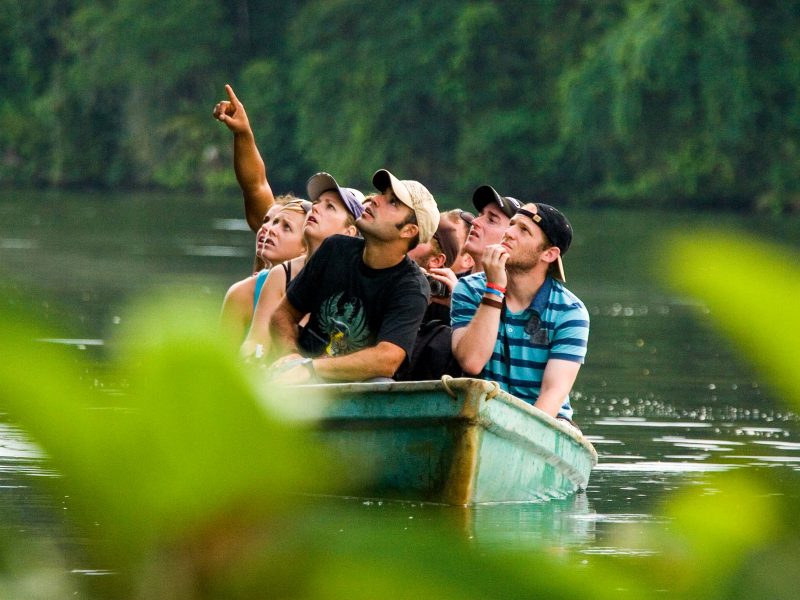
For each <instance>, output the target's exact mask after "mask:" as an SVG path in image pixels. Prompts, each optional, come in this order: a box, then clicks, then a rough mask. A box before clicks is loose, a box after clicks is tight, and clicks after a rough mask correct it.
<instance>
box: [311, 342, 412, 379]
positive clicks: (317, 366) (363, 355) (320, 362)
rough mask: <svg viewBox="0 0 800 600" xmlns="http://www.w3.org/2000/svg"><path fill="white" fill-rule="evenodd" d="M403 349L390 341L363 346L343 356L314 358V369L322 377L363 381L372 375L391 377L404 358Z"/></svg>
mask: <svg viewBox="0 0 800 600" xmlns="http://www.w3.org/2000/svg"><path fill="white" fill-rule="evenodd" d="M405 356H406V353H405V351H404V350H403V349H402V348H400V347H399V346H396V345H395V344H392V343H391V342H380V343H379V344H378V345H377V346H373V347H371V348H364V349H363V350H359V351H358V352H353V353H352V354H347V355H345V356H336V357H332V358H325V357H321V358H317V359H314V370H315V371H316V373H317V375H319V376H320V377H322V378H323V379H330V380H337V381H364V380H365V379H371V378H373V377H392V376H393V375H394V373H395V371H397V369H398V368H400V365H401V364H402V363H403V359H405Z"/></svg>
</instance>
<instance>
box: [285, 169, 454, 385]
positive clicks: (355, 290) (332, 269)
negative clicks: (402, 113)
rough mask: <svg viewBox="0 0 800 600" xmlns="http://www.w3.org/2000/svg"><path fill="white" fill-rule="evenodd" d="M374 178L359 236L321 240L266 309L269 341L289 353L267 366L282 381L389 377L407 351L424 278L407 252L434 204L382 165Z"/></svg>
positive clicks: (429, 230)
mask: <svg viewBox="0 0 800 600" xmlns="http://www.w3.org/2000/svg"><path fill="white" fill-rule="evenodd" d="M372 182H373V185H374V186H375V188H376V189H377V190H378V191H379V192H380V193H379V194H377V195H375V196H373V197H372V198H370V199H369V200H367V202H366V204H365V208H364V212H363V214H362V215H361V217H360V218H359V219H358V220H357V221H356V227H358V230H359V231H360V232H361V235H362V236H363V239H359V238H348V237H343V236H333V237H331V238H329V239H327V240H325V242H324V243H323V244H322V245H321V246H320V248H319V250H318V251H317V252H316V254H314V256H313V257H312V258H311V260H309V261H308V263H307V264H306V267H305V268H304V269H303V271H302V272H301V273H300V275H298V276H297V278H296V279H295V281H294V282H293V283H292V284H291V285H290V286H289V290H288V292H287V294H286V297H285V298H284V300H283V301H282V302H281V304H280V305H279V306H278V308H277V309H276V311H275V313H274V315H273V317H272V321H271V329H272V333H273V344H275V346H276V347H279V348H283V350H284V351H285V352H288V353H289V354H288V355H286V356H284V357H282V358H280V359H278V360H277V361H276V362H275V364H274V367H273V370H274V372H275V373H276V375H275V380H276V381H278V382H280V383H302V382H305V381H308V380H309V379H311V378H312V377H314V376H318V377H320V378H322V379H325V380H338V381H363V380H366V379H373V378H388V377H392V376H393V375H394V373H395V371H397V369H398V368H399V367H400V366H401V365H402V364H403V363H404V362H405V361H406V360H407V357H408V356H409V355H410V353H411V350H412V348H413V345H414V340H415V338H416V335H417V330H418V329H419V325H420V322H421V320H422V316H423V314H424V312H425V307H426V306H427V303H428V297H429V295H430V286H429V285H428V282H427V281H426V279H425V277H424V275H423V274H422V272H421V271H420V270H419V267H417V265H416V264H415V263H414V262H413V261H412V260H411V259H409V258H408V256H407V253H408V251H409V250H411V249H413V248H414V247H415V246H416V245H417V244H418V243H420V242H422V243H425V242H428V241H429V240H430V239H431V237H432V236H433V234H434V232H435V231H436V228H437V226H438V224H439V210H438V208H437V206H436V202H435V200H434V199H433V196H432V195H431V194H430V192H429V191H428V190H427V189H426V188H425V186H423V185H422V184H420V183H419V182H417V181H410V180H405V181H401V180H399V179H397V178H396V177H395V176H394V175H392V174H391V173H389V171H386V170H380V171H377V172H376V173H375V175H373V178H372ZM305 315H309V321H308V324H307V325H306V326H305V327H304V328H303V331H302V332H300V330H299V328H298V324H299V323H300V321H301V319H302V318H303V317H304V316H305Z"/></svg>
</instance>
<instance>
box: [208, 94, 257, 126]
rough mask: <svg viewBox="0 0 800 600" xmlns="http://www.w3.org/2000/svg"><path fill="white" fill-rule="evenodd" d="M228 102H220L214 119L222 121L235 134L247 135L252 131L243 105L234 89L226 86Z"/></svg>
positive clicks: (215, 108)
mask: <svg viewBox="0 0 800 600" xmlns="http://www.w3.org/2000/svg"><path fill="white" fill-rule="evenodd" d="M225 91H226V92H228V100H222V101H221V102H218V103H217V105H216V106H215V107H214V112H213V115H214V118H215V119H217V120H218V121H222V122H223V123H225V125H226V126H227V127H228V129H230V130H231V131H232V132H233V133H246V132H248V131H250V121H249V120H248V118H247V113H246V112H245V110H244V104H242V103H241V102H240V101H239V99H238V98H237V97H236V94H234V93H233V88H232V87H231V86H230V85H228V84H225Z"/></svg>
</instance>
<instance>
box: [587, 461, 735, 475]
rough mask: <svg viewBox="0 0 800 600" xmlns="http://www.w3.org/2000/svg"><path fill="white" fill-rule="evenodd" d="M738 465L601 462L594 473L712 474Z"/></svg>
mask: <svg viewBox="0 0 800 600" xmlns="http://www.w3.org/2000/svg"><path fill="white" fill-rule="evenodd" d="M737 467H738V465H721V464H719V463H697V462H664V461H641V462H632V463H620V462H616V463H609V462H601V463H599V464H598V465H597V466H596V467H595V468H594V470H595V471H627V472H637V473H713V472H723V471H730V470H733V469H736V468H737Z"/></svg>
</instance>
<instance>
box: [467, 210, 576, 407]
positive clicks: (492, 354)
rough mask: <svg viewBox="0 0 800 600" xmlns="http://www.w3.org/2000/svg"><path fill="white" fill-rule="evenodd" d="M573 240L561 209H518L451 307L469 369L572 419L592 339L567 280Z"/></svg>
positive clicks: (515, 393)
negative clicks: (578, 379) (579, 377)
mask: <svg viewBox="0 0 800 600" xmlns="http://www.w3.org/2000/svg"><path fill="white" fill-rule="evenodd" d="M571 242H572V226H571V225H570V223H569V221H568V220H567V218H566V217H565V216H564V215H563V214H562V213H561V212H560V211H559V210H557V209H556V208H554V207H552V206H550V205H548V204H542V203H530V204H525V205H524V206H522V207H520V208H518V209H517V211H516V212H515V214H514V216H513V217H512V218H511V221H510V225H509V227H508V228H507V229H506V232H505V233H504V235H503V238H502V241H501V242H500V243H499V244H491V245H489V246H487V247H486V249H485V250H484V253H483V256H482V257H481V263H482V265H483V269H484V272H483V273H475V274H473V275H468V276H467V277H464V278H462V279H461V280H459V282H458V284H457V285H456V288H455V290H454V292H453V302H452V311H451V318H452V323H453V339H452V347H453V354H454V355H455V357H456V359H457V360H458V362H459V364H460V365H461V367H462V368H463V369H464V372H465V373H467V374H469V375H480V376H481V377H482V378H484V379H490V380H493V381H496V382H497V383H498V384H499V385H500V387H501V388H502V389H504V390H505V391H507V392H510V393H511V394H513V395H515V396H517V397H518V398H520V399H522V400H525V401H527V402H530V403H531V404H533V405H534V406H536V407H537V408H539V409H541V410H543V411H544V412H546V413H548V414H549V415H551V416H553V417H556V416H557V417H561V418H564V419H567V420H570V419H571V418H572V407H571V406H570V402H569V392H570V390H571V389H572V385H573V383H574V382H575V378H576V377H577V375H578V370H579V369H580V366H581V364H582V363H583V360H584V357H585V355H586V345H587V341H588V338H589V313H588V312H587V310H586V307H585V306H584V305H583V303H582V302H581V301H580V300H579V299H578V298H577V297H576V296H575V295H574V294H572V292H570V291H569V290H568V289H567V288H566V287H564V266H563V262H562V260H561V257H562V256H563V255H564V254H565V253H566V252H567V249H568V248H569V246H570V243H571Z"/></svg>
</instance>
